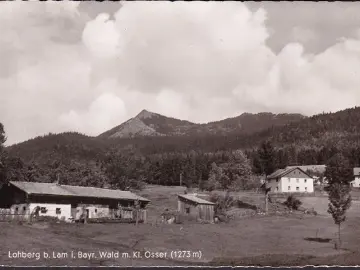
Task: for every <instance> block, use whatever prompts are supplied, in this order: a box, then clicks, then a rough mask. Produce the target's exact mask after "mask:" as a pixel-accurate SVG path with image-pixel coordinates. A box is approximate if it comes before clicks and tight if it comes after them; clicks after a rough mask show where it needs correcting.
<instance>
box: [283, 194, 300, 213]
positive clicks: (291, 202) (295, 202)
mask: <svg viewBox="0 0 360 270" xmlns="http://www.w3.org/2000/svg"><path fill="white" fill-rule="evenodd" d="M284 204H285V205H286V206H287V207H288V208H289V209H293V210H298V209H299V207H300V205H302V202H301V201H300V200H299V199H297V198H295V197H294V196H293V195H290V196H289V197H288V198H287V200H286V201H285V202H284Z"/></svg>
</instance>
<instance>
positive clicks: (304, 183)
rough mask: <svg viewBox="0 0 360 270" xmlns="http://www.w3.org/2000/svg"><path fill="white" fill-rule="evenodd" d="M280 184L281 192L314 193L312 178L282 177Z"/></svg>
mask: <svg viewBox="0 0 360 270" xmlns="http://www.w3.org/2000/svg"><path fill="white" fill-rule="evenodd" d="M281 183H282V185H281V186H282V190H281V192H314V180H313V179H312V178H288V177H282V178H281ZM289 187H290V188H289Z"/></svg>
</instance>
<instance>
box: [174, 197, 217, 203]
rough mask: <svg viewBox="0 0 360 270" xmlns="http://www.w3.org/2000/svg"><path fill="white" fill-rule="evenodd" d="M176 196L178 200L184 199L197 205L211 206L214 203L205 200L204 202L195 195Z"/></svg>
mask: <svg viewBox="0 0 360 270" xmlns="http://www.w3.org/2000/svg"><path fill="white" fill-rule="evenodd" d="M178 196H179V197H180V198H184V199H186V200H189V201H192V202H195V203H199V204H211V205H214V204H215V203H212V202H209V201H207V200H204V199H201V198H199V197H196V196H195V195H191V194H181V195H180V194H178Z"/></svg>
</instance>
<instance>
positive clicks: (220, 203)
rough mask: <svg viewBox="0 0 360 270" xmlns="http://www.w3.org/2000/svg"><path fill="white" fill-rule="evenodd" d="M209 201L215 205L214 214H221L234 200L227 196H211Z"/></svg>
mask: <svg viewBox="0 0 360 270" xmlns="http://www.w3.org/2000/svg"><path fill="white" fill-rule="evenodd" d="M210 201H211V202H213V203H215V213H222V212H224V211H226V210H227V209H229V208H230V207H232V206H233V205H234V204H235V203H236V200H234V198H233V197H231V196H229V195H225V196H223V195H218V194H214V193H213V194H211V196H210Z"/></svg>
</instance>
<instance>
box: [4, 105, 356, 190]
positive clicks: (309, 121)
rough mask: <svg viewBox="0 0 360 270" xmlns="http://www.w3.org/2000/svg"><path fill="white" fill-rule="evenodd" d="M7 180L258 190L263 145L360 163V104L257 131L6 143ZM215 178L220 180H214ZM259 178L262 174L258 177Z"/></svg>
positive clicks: (277, 155) (279, 162)
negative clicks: (341, 157)
mask: <svg viewBox="0 0 360 270" xmlns="http://www.w3.org/2000/svg"><path fill="white" fill-rule="evenodd" d="M0 127H1V129H0V145H1V147H0V153H1V156H0V157H1V168H0V169H1V171H0V173H1V174H0V175H1V180H2V181H8V180H15V179H16V180H23V181H41V182H52V181H55V180H56V179H57V177H59V178H60V181H61V183H63V184H73V185H85V186H86V185H90V186H98V187H106V186H109V187H117V188H122V189H126V188H141V186H142V185H143V184H144V183H150V184H160V185H179V184H180V174H182V179H183V184H184V185H186V186H200V187H202V188H207V189H212V188H213V187H214V186H216V185H220V186H221V187H222V188H228V187H230V186H232V187H234V188H235V186H236V188H241V189H252V188H256V187H257V186H258V184H259V183H258V179H257V178H256V177H254V175H260V174H262V173H263V172H264V170H263V168H262V165H261V161H260V157H259V151H258V148H259V146H260V145H261V144H262V143H263V142H265V141H268V142H270V143H271V144H272V146H273V147H274V153H273V155H274V157H273V160H274V166H275V167H276V168H284V167H286V166H288V165H314V164H325V163H326V162H327V161H328V160H329V159H330V158H331V157H332V156H334V155H335V154H337V153H341V154H343V155H344V156H345V157H346V158H347V159H348V160H349V164H350V166H359V165H360V108H359V107H355V108H351V109H347V110H343V111H339V112H336V113H323V114H320V115H316V116H312V117H308V118H304V119H302V120H300V121H296V122H291V123H289V124H287V125H285V126H276V127H270V128H266V129H265V130H262V131H260V132H254V133H250V134H237V133H233V134H228V135H204V134H203V135H201V136H200V135H199V136H196V135H183V136H165V137H164V136H162V137H139V138H129V139H108V138H104V137H102V136H100V137H89V136H86V135H83V134H79V133H75V132H67V133H61V134H48V135H44V136H40V137H37V138H34V139H31V140H28V141H26V142H23V143H20V144H16V145H12V146H9V147H4V146H3V144H4V142H5V131H6V127H5V130H4V127H3V126H2V125H1V126H0ZM214 179H215V180H214ZM256 179H257V180H256Z"/></svg>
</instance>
